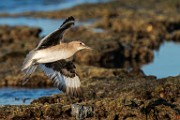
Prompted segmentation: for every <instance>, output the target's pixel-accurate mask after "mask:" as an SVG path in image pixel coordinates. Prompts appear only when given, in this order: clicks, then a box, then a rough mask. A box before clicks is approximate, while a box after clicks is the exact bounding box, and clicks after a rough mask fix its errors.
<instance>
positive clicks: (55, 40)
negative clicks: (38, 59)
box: [35, 16, 75, 50]
mask: <svg viewBox="0 0 180 120" xmlns="http://www.w3.org/2000/svg"><path fill="white" fill-rule="evenodd" d="M74 22H75V19H74V18H73V17H72V16H71V17H68V18H67V19H66V20H65V21H64V22H63V24H62V25H61V26H60V27H59V28H58V29H57V30H55V31H53V32H52V33H50V34H48V35H47V36H45V37H44V38H43V39H42V40H41V41H40V42H39V44H38V45H37V47H36V48H35V49H36V50H38V49H44V48H47V47H50V46H54V45H57V44H59V43H60V42H61V41H63V36H64V33H65V31H66V30H67V29H68V28H70V27H71V26H73V25H74Z"/></svg>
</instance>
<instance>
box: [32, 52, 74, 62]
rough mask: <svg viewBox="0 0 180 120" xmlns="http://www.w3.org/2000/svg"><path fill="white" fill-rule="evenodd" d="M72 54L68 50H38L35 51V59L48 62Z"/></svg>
mask: <svg viewBox="0 0 180 120" xmlns="http://www.w3.org/2000/svg"><path fill="white" fill-rule="evenodd" d="M73 55H74V53H73V52H70V51H69V50H63V49H62V50H40V51H37V54H36V55H35V57H34V58H35V59H36V61H37V62H38V63H49V62H55V61H58V60H61V59H67V58H70V57H72V56H73Z"/></svg>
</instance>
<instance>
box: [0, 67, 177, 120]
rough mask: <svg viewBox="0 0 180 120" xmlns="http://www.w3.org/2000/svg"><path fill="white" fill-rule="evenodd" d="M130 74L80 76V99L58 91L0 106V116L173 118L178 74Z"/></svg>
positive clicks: (19, 117)
mask: <svg viewBox="0 0 180 120" xmlns="http://www.w3.org/2000/svg"><path fill="white" fill-rule="evenodd" d="M100 73H101V72H100ZM110 73H111V70H110ZM134 74H135V73H128V74H126V73H125V72H122V71H119V74H118V73H116V74H114V75H113V74H112V75H110V74H109V76H107V77H102V76H98V75H96V76H94V77H92V78H84V79H83V81H82V83H83V89H84V94H83V96H84V97H83V98H71V99H70V98H69V97H67V96H65V95H64V94H61V95H53V96H50V97H42V98H39V99H37V100H34V101H33V102H32V104H31V105H27V106H25V105H19V106H1V107H0V118H1V119H75V118H76V119H80V118H81V119H84V118H85V117H88V118H89V119H110V120H113V119H137V120H139V119H150V120H151V119H152V120H154V119H170V120H175V119H177V118H178V117H179V115H180V105H179V102H180V98H179V95H180V91H179V90H180V86H179V83H180V77H179V76H177V77H169V78H165V79H159V80H157V79H155V77H153V76H149V77H147V76H143V75H139V76H138V75H134ZM73 103H76V104H73ZM83 107H84V108H83ZM82 108H83V109H82ZM74 110H75V111H76V112H77V113H76V114H75V113H74ZM78 111H79V112H78ZM85 111H86V112H85ZM87 111H88V112H87ZM84 112H85V113H86V114H85V113H84Z"/></svg>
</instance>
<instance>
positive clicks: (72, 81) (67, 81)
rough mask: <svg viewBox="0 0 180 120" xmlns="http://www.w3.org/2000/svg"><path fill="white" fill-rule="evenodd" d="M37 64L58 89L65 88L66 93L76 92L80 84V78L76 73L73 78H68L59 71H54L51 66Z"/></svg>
mask: <svg viewBox="0 0 180 120" xmlns="http://www.w3.org/2000/svg"><path fill="white" fill-rule="evenodd" d="M39 66H40V67H41V68H42V69H43V71H44V72H45V74H46V75H47V76H48V77H49V78H50V79H51V80H52V81H53V83H54V85H55V86H56V87H58V88H59V89H60V90H63V88H66V92H67V93H71V92H73V93H77V91H76V90H77V88H79V87H80V85H81V83H80V79H79V77H78V76H77V75H76V76H75V77H73V78H70V77H66V76H64V75H62V74H61V73H60V72H57V71H54V70H53V69H51V68H47V67H46V66H45V65H43V64H39Z"/></svg>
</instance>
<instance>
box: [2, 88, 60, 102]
mask: <svg viewBox="0 0 180 120" xmlns="http://www.w3.org/2000/svg"><path fill="white" fill-rule="evenodd" d="M0 91H1V92H0V105H18V104H30V102H32V100H33V99H37V98H39V97H42V96H50V95H52V94H59V93H60V91H59V90H58V89H54V88H49V89H43V88H38V89H28V88H11V87H4V88H0Z"/></svg>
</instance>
